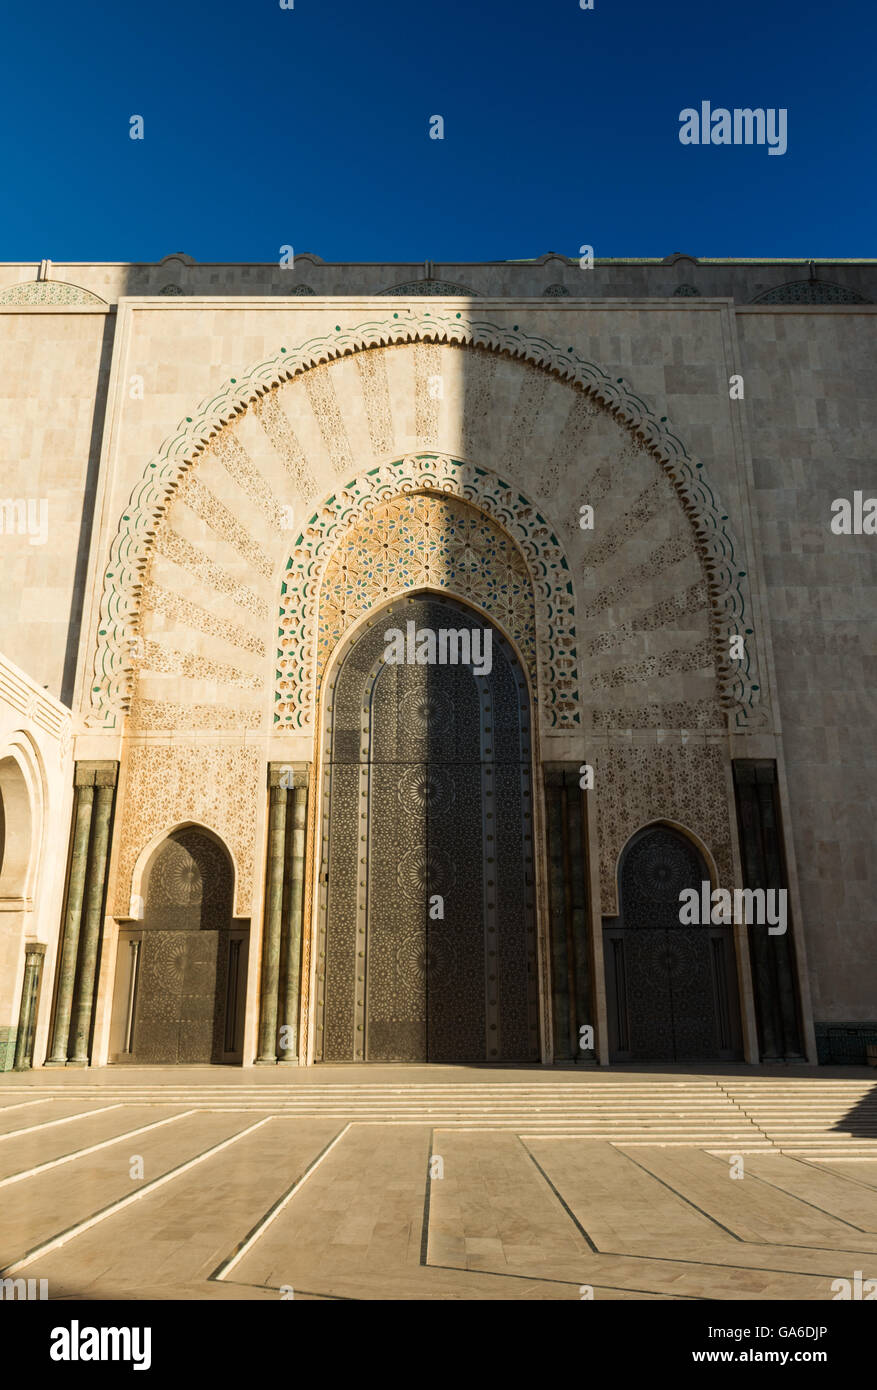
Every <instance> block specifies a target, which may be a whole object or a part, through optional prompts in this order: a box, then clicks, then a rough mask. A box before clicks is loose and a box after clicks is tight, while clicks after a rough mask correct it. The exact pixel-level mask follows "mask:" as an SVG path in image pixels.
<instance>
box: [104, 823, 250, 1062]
mask: <svg viewBox="0 0 877 1390" xmlns="http://www.w3.org/2000/svg"><path fill="white" fill-rule="evenodd" d="M233 893H234V875H233V871H232V866H231V861H230V859H229V857H228V854H227V852H226V850H225V847H224V846H223V845H222V844H221V843H220V842H219V841H218V840H217V839H216V838H215V837H214V836H213V835H211V834H209V833H208V832H206V831H204V830H202V829H200V828H199V827H196V826H187V827H186V828H185V829H182V830H177V831H174V832H173V833H172V834H171V835H169V836H168V837H167V839H166V840H164V841H163V842H162V844H161V845H159V847H158V849H157V850H156V851H155V854H154V855H153V857H152V859H151V861H150V863H149V865H148V866H147V869H146V874H145V876H144V895H143V896H144V915H143V921H142V923H138V924H137V925H136V926H130V927H123V928H122V929H121V931H120V933H119V944H118V950H117V954H116V978H115V987H114V993H113V1013H112V1023H111V1032H110V1055H109V1060H110V1062H122V1063H129V1064H131V1065H134V1066H137V1065H140V1066H151V1065H174V1064H176V1063H183V1064H189V1065H206V1064H209V1063H211V1062H219V1063H231V1064H234V1063H238V1064H239V1063H240V1062H241V1061H242V1058H243V1025H244V1016H243V1015H244V1002H245V998H246V972H247V955H248V951H247V943H248V940H249V928H248V926H247V924H245V923H242V922H240V921H235V920H234V919H233V918H232V915H231V914H232V906H233Z"/></svg>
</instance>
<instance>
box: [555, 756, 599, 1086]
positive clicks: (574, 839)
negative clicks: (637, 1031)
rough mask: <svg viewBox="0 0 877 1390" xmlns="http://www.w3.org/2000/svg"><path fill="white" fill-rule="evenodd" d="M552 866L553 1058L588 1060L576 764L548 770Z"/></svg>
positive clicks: (583, 850) (582, 841)
mask: <svg viewBox="0 0 877 1390" xmlns="http://www.w3.org/2000/svg"><path fill="white" fill-rule="evenodd" d="M544 784H545V808H546V830H547V841H548V865H549V902H550V921H551V958H552V976H553V991H554V1055H555V1057H556V1058H557V1059H559V1060H571V1061H576V1062H580V1061H590V1060H591V1059H592V1058H593V1057H594V1053H593V1051H591V1050H590V1049H589V1050H587V1051H585V1050H583V1049H582V1048H581V1047H580V1046H579V1028H580V1027H581V1025H582V1024H583V1023H591V1024H593V1022H594V1018H593V1009H592V1006H591V994H592V990H591V970H590V950H589V944H588V862H587V845H586V827H585V820H584V797H583V792H582V789H581V786H580V784H579V764H578V763H548V764H546V765H545V769H544Z"/></svg>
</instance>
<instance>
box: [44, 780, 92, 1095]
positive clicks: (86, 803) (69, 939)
mask: <svg viewBox="0 0 877 1390" xmlns="http://www.w3.org/2000/svg"><path fill="white" fill-rule="evenodd" d="M86 778H87V779H88V780H85V779H86ZM93 779H94V773H93V771H92V769H90V768H88V767H87V765H85V764H82V763H77V765H76V771H75V773H74V782H73V785H74V787H75V796H76V805H75V809H74V813H73V817H74V818H73V853H72V857H71V861H70V879H69V882H68V885H67V906H66V911H65V913H64V926H63V932H62V938H61V964H60V968H59V971H58V994H57V998H56V1000H55V1033H54V1038H53V1040H52V1055H51V1057H49V1058H48V1060H47V1061H46V1066H47V1067H64V1066H66V1065H67V1040H68V1037H69V1035H70V1013H71V1008H72V1005H73V986H74V984H75V983H76V958H77V955H78V953H79V926H80V921H81V918H82V901H83V896H84V893H85V875H86V868H87V866H88V842H89V836H90V832H91V812H92V803H93V800H94V785H93Z"/></svg>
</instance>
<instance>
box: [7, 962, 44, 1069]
mask: <svg viewBox="0 0 877 1390" xmlns="http://www.w3.org/2000/svg"><path fill="white" fill-rule="evenodd" d="M45 955H46V948H45V946H44V945H42V943H41V942H39V941H27V942H25V946H24V982H23V984H22V986H21V1009H20V1010H19V1015H18V1035H17V1037H16V1039H15V1063H14V1066H15V1070H16V1071H30V1069H31V1067H32V1066H33V1035H34V1027H35V1025H36V1007H37V997H38V995H39V992H40V976H41V975H42V973H43V961H44V959H45Z"/></svg>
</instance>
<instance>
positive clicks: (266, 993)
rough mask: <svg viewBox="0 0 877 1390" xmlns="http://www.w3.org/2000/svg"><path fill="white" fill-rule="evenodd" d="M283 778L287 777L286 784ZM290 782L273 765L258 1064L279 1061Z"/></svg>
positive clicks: (269, 805) (285, 774) (270, 1063)
mask: <svg viewBox="0 0 877 1390" xmlns="http://www.w3.org/2000/svg"><path fill="white" fill-rule="evenodd" d="M281 778H282V779H284V784H283V785H281ZM287 782H288V774H287V773H286V772H282V771H281V770H280V768H277V767H270V768H269V770H268V786H269V803H268V878H267V891H266V893H265V920H264V923H263V926H262V989H261V1018H260V1024H259V1055H258V1057H257V1058H256V1066H274V1064H275V1063H276V1061H277V990H278V985H279V982H280V941H281V929H282V917H283V869H284V859H285V853H284V851H285V848H286V799H287V792H286V783H287Z"/></svg>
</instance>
